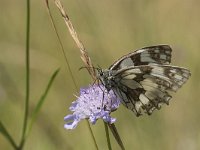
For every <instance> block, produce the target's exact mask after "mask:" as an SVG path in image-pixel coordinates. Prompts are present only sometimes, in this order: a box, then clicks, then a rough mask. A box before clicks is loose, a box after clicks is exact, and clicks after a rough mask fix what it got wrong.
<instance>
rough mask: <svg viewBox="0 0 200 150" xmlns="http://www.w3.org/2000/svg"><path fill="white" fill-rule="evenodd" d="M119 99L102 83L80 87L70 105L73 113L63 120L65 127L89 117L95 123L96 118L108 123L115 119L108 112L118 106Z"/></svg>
mask: <svg viewBox="0 0 200 150" xmlns="http://www.w3.org/2000/svg"><path fill="white" fill-rule="evenodd" d="M119 104H120V100H119V99H118V98H117V97H116V95H115V94H114V92H113V91H112V90H110V91H109V92H108V91H107V90H106V88H105V87H104V86H103V85H92V86H89V87H87V88H81V89H80V96H79V97H78V99H77V100H76V101H74V102H72V104H71V106H70V108H69V109H70V110H71V111H72V112H73V114H70V115H67V116H66V117H65V118H64V120H65V121H66V122H67V123H66V124H65V125H64V128H66V129H74V128H76V126H77V125H78V123H79V121H81V120H82V119H89V121H90V122H91V123H92V124H95V123H96V121H97V120H98V119H100V118H101V119H103V120H104V121H105V122H108V123H110V124H112V123H114V122H115V121H116V119H115V118H112V117H111V116H110V113H111V112H112V111H114V110H116V109H117V108H118V107H119Z"/></svg>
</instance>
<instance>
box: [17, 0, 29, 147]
mask: <svg viewBox="0 0 200 150" xmlns="http://www.w3.org/2000/svg"><path fill="white" fill-rule="evenodd" d="M26 2H27V3H26V7H27V10H26V11H27V13H26V99H25V113H24V123H23V130H22V138H21V142H20V145H19V149H23V146H24V142H25V134H26V129H27V122H28V113H29V91H30V90H29V89H30V56H29V47H30V46H29V44H30V0H27V1H26Z"/></svg>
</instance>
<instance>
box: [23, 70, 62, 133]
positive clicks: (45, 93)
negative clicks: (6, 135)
mask: <svg viewBox="0 0 200 150" xmlns="http://www.w3.org/2000/svg"><path fill="white" fill-rule="evenodd" d="M59 70H60V69H57V70H56V71H55V72H54V73H53V75H52V76H51V78H50V80H49V83H48V85H47V87H46V89H45V91H44V93H43V94H42V96H41V97H40V99H39V101H38V103H37V105H36V107H35V109H34V110H33V113H32V116H31V120H30V122H29V126H28V127H29V128H28V131H27V133H26V136H28V134H29V133H30V130H31V128H32V126H33V123H34V122H35V120H36V118H37V116H38V113H39V111H40V109H41V107H42V105H43V103H44V100H45V99H46V96H47V94H48V92H49V89H50V87H51V85H52V83H53V81H54V79H55V77H56V76H57V74H58V72H59Z"/></svg>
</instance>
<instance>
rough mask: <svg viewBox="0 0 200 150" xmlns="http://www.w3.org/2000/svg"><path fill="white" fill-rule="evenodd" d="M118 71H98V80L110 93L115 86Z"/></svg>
mask: <svg viewBox="0 0 200 150" xmlns="http://www.w3.org/2000/svg"><path fill="white" fill-rule="evenodd" d="M115 72H116V71H114V70H107V69H106V70H102V69H100V70H98V78H99V80H100V81H101V83H102V84H103V85H104V86H105V87H106V89H107V90H108V91H110V90H111V89H112V88H113V87H114V85H115V78H114V74H115Z"/></svg>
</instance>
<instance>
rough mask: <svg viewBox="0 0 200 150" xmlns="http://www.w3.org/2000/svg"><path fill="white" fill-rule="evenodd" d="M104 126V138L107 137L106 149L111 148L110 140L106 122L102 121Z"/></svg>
mask: <svg viewBox="0 0 200 150" xmlns="http://www.w3.org/2000/svg"><path fill="white" fill-rule="evenodd" d="M104 127H105V131H106V138H107V145H108V149H109V150H112V147H111V142H110V136H109V131H108V124H107V123H105V122H104Z"/></svg>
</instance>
